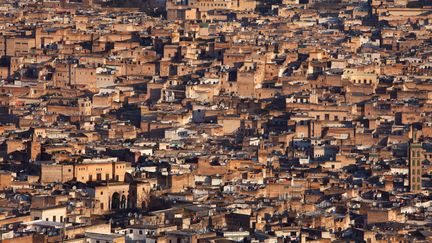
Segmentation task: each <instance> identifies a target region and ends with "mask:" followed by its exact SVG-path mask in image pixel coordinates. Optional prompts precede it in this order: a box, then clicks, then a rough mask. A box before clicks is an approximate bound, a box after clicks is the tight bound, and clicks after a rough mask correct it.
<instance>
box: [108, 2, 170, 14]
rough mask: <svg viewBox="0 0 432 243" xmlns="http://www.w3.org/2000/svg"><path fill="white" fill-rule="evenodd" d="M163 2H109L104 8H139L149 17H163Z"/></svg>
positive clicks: (164, 12)
mask: <svg viewBox="0 0 432 243" xmlns="http://www.w3.org/2000/svg"><path fill="white" fill-rule="evenodd" d="M165 2H166V1H165V0H109V1H108V2H106V3H105V4H104V6H106V7H115V8H139V9H140V10H142V11H144V12H146V13H147V14H148V15H151V16H160V15H163V16H165V14H166V11H165Z"/></svg>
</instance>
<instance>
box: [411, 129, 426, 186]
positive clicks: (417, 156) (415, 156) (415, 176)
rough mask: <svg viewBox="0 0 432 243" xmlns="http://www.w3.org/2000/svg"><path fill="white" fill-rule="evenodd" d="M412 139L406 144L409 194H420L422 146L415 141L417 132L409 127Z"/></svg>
mask: <svg viewBox="0 0 432 243" xmlns="http://www.w3.org/2000/svg"><path fill="white" fill-rule="evenodd" d="M411 129H412V130H411V132H412V139H411V141H410V142H409V143H408V162H409V186H410V191H411V192H420V191H421V185H422V174H423V171H422V159H421V150H422V145H421V143H419V142H418V140H417V130H416V129H415V128H413V127H411Z"/></svg>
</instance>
